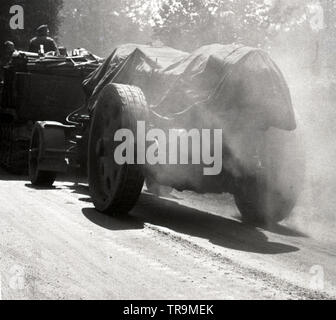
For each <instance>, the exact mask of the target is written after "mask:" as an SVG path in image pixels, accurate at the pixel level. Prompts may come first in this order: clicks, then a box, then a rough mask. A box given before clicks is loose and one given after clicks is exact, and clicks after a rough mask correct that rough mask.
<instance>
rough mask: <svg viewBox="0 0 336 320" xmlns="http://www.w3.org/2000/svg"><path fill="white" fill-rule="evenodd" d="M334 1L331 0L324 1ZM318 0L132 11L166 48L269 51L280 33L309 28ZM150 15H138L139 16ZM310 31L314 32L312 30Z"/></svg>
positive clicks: (206, 1) (143, 2)
mask: <svg viewBox="0 0 336 320" xmlns="http://www.w3.org/2000/svg"><path fill="white" fill-rule="evenodd" d="M324 1H332V0H324ZM317 2H318V0H308V1H307V0H235V1H228V0H161V1H160V2H159V5H157V4H156V5H155V6H153V5H152V6H150V5H149V4H148V3H153V1H152V2H151V1H147V0H137V1H135V4H134V5H133V6H131V7H130V10H131V11H133V12H134V15H135V16H136V17H138V23H139V24H140V25H143V24H146V20H144V19H143V16H146V17H151V19H147V21H149V22H147V23H150V24H151V26H152V27H153V30H154V36H155V37H157V38H160V39H161V40H163V42H165V43H166V44H167V45H171V46H175V47H179V48H181V49H185V50H192V49H194V48H196V47H199V46H200V45H203V44H207V43H213V42H220V43H232V42H242V43H244V44H248V45H253V46H260V47H267V46H268V45H271V43H272V41H273V40H274V39H275V38H276V37H277V36H278V35H279V34H281V33H286V32H289V31H293V32H296V31H298V30H299V31H300V30H303V29H306V28H307V26H308V25H309V18H310V14H309V6H310V5H311V4H314V3H317ZM144 11H151V12H150V13H148V12H147V13H145V14H143V13H142V15H139V14H138V13H139V12H144ZM310 31H311V30H310Z"/></svg>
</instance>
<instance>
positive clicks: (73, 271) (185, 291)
mask: <svg viewBox="0 0 336 320" xmlns="http://www.w3.org/2000/svg"><path fill="white" fill-rule="evenodd" d="M335 243H336V241H334V240H333V239H329V240H328V241H323V242H322V241H317V240H314V239H313V238H310V237H309V236H308V235H305V234H303V233H301V232H299V231H296V230H294V229H293V228H291V227H288V226H286V225H284V226H281V227H280V226H279V227H277V228H276V229H275V230H271V231H270V230H264V229H259V228H254V227H251V226H247V225H244V224H242V223H241V222H240V221H239V219H238V212H237V209H236V208H235V206H234V204H233V201H232V199H231V197H228V196H210V195H206V196H200V195H195V194H193V193H187V192H185V193H177V192H174V193H173V196H172V197H171V198H169V199H167V198H165V199H158V198H155V197H153V196H151V195H149V194H146V192H144V193H143V195H142V197H141V199H140V201H139V204H138V206H137V207H136V208H135V209H134V210H133V212H132V213H131V215H130V216H129V217H127V218H124V219H113V218H110V217H106V216H104V215H101V214H99V213H98V212H96V211H95V210H94V209H93V205H92V203H91V202H90V198H89V196H88V187H87V185H85V183H81V184H79V185H75V184H74V183H73V182H57V184H56V187H55V188H54V189H49V190H36V189H34V188H33V187H32V186H31V185H30V184H29V182H28V181H25V180H24V179H23V178H15V177H12V176H10V175H8V174H5V173H4V172H2V171H1V172H0V275H1V287H0V288H1V291H0V292H1V298H2V299H96V298H98V299H279V298H284V299H309V298H312V299H314V298H334V297H336V268H335V262H336V259H335V258H336V246H335Z"/></svg>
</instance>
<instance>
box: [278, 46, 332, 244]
mask: <svg viewBox="0 0 336 320" xmlns="http://www.w3.org/2000/svg"><path fill="white" fill-rule="evenodd" d="M290 46H292V49H294V50H291V51H289V50H283V48H281V47H279V48H276V49H275V50H274V51H273V52H272V54H271V55H272V57H273V58H274V60H275V61H276V63H277V64H278V65H279V66H280V68H281V70H282V71H283V73H284V75H285V77H286V79H287V81H288V84H289V87H290V90H291V95H292V99H293V104H294V108H295V111H296V116H297V121H298V129H297V131H298V134H299V137H300V139H301V142H302V144H303V145H304V147H305V162H306V164H305V165H306V175H305V182H304V189H303V192H302V194H301V196H300V199H299V202H298V204H297V207H296V208H295V209H294V214H293V215H292V217H291V218H290V219H289V221H288V223H289V224H290V225H291V226H294V227H295V228H297V229H299V230H300V231H302V232H305V233H306V234H307V235H309V236H313V237H314V238H317V239H320V240H330V239H335V235H334V234H335V232H334V230H335V228H336V198H335V192H336V162H335V159H336V139H335V137H336V136H335V130H336V109H335V106H336V92H335V89H336V86H335V81H334V79H333V76H332V75H333V70H332V68H330V67H328V66H327V65H326V61H325V60H324V59H323V58H321V57H318V56H315V43H313V42H312V43H310V44H309V45H306V46H303V47H301V48H296V49H297V50H295V46H294V45H293V44H292V43H290V42H287V47H290ZM317 63H318V64H319V65H316V64H317ZM284 174H285V173H284Z"/></svg>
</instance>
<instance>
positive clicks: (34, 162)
mask: <svg viewBox="0 0 336 320" xmlns="http://www.w3.org/2000/svg"><path fill="white" fill-rule="evenodd" d="M43 143H44V138H43V127H42V126H41V125H40V124H39V123H37V124H36V125H35V127H34V129H33V133H32V138H31V142H30V149H29V179H30V181H31V183H32V185H34V186H40V187H51V186H52V185H53V183H54V182H55V180H56V177H57V173H56V172H52V171H46V170H40V168H39V165H40V160H41V157H42V153H43Z"/></svg>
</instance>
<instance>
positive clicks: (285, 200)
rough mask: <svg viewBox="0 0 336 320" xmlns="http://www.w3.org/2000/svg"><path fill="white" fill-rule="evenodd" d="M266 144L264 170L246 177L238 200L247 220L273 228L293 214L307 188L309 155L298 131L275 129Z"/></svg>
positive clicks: (241, 184) (239, 189)
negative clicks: (306, 163)
mask: <svg viewBox="0 0 336 320" xmlns="http://www.w3.org/2000/svg"><path fill="white" fill-rule="evenodd" d="M263 143H264V144H263V150H262V152H261V163H262V166H263V169H262V170H261V171H260V172H259V173H258V174H256V175H251V176H247V177H245V178H244V179H243V181H242V182H241V183H240V186H239V187H238V189H237V190H236V192H235V194H234V198H235V202H236V205H237V207H238V209H239V211H240V213H241V215H242V218H243V221H247V222H249V223H254V224H258V225H272V224H276V223H279V222H281V221H283V220H285V219H287V218H289V217H290V215H291V214H292V213H293V209H294V207H295V205H296V203H297V201H298V198H299V196H300V194H301V192H302V189H303V185H304V176H305V153H304V145H303V140H302V137H301V136H300V134H298V133H297V132H286V131H282V130H278V129H275V128H272V129H269V130H268V131H266V132H265V135H264V142H263Z"/></svg>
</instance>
